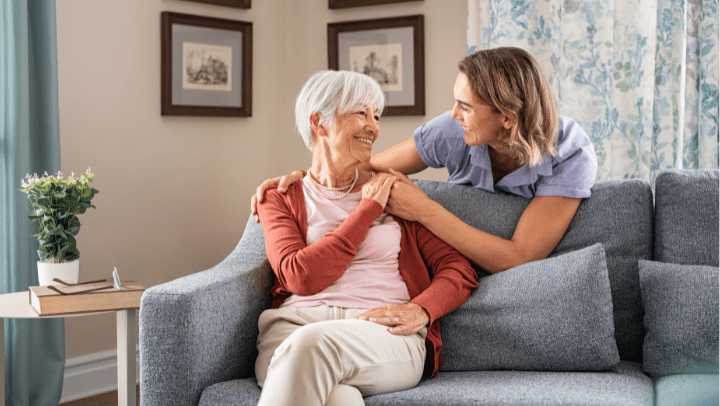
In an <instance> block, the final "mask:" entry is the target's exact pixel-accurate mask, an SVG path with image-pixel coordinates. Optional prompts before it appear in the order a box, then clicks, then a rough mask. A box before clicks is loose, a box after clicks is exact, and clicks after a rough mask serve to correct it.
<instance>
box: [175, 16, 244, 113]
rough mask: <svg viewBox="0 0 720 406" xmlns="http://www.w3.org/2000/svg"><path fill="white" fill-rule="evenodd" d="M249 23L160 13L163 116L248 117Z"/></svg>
mask: <svg viewBox="0 0 720 406" xmlns="http://www.w3.org/2000/svg"><path fill="white" fill-rule="evenodd" d="M252 43H253V40H252V23H251V22H245V21H237V20H225V19H219V18H211V17H203V16H196V15H190V14H180V13H171V12H163V13H162V14H161V69H162V71H161V84H162V85H161V87H162V88H161V97H162V102H161V114H162V115H163V116H222V117H250V116H251V115H252Z"/></svg>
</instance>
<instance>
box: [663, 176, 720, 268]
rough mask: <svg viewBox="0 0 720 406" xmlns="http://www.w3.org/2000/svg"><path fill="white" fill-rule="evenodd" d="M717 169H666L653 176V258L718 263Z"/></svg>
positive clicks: (714, 264) (698, 263)
mask: <svg viewBox="0 0 720 406" xmlns="http://www.w3.org/2000/svg"><path fill="white" fill-rule="evenodd" d="M719 184H720V182H719V181H718V171H717V170H698V169H693V170H677V169H675V170H666V171H663V172H661V173H659V174H658V176H657V178H656V180H655V260H656V261H660V262H669V263H673V264H687V265H709V266H718V251H719V250H718V235H719V234H718V223H719V221H718V196H719V194H718V188H719V186H718V185H719Z"/></svg>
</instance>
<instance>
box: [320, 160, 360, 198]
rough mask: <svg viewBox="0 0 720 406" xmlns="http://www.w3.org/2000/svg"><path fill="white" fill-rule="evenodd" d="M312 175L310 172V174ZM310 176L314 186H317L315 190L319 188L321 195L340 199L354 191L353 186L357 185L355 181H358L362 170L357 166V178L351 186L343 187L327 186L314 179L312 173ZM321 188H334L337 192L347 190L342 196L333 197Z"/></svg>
mask: <svg viewBox="0 0 720 406" xmlns="http://www.w3.org/2000/svg"><path fill="white" fill-rule="evenodd" d="M308 175H310V174H308ZM308 177H309V178H310V181H311V182H312V183H313V186H315V190H317V192H318V193H320V195H321V196H322V197H324V198H326V199H328V200H340V199H342V198H344V197H345V196H347V195H349V194H350V192H352V190H353V188H354V187H355V183H356V182H357V180H358V178H359V177H360V172H358V170H357V168H355V179H354V180H353V182H352V183H351V184H350V186H343V187H327V186H323V185H321V184H319V183H318V182H316V181H315V179H313V177H312V175H310V176H308ZM320 188H323V189H325V190H332V191H335V192H342V191H343V190H345V189H347V192H345V193H343V194H342V195H340V196H335V197H331V196H328V195H326V194H325V193H323V192H322V191H320Z"/></svg>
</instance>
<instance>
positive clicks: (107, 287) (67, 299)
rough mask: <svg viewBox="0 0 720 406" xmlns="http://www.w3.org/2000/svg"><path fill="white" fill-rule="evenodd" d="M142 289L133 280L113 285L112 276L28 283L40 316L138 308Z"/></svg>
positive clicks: (32, 300)
mask: <svg viewBox="0 0 720 406" xmlns="http://www.w3.org/2000/svg"><path fill="white" fill-rule="evenodd" d="M144 291H145V288H143V287H142V286H140V285H138V284H136V283H135V282H133V281H124V282H122V286H121V287H120V288H119V289H116V288H115V287H113V280H112V279H110V280H103V281H94V282H85V283H78V284H73V285H69V284H64V285H50V286H30V304H31V305H32V307H33V308H34V309H35V311H37V312H38V314H39V315H40V316H54V315H61V314H73V313H89V312H101V311H114V310H127V309H138V308H140V298H141V297H142V294H143V292H144Z"/></svg>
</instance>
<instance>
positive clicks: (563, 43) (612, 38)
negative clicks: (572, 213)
mask: <svg viewBox="0 0 720 406" xmlns="http://www.w3.org/2000/svg"><path fill="white" fill-rule="evenodd" d="M468 11H469V14H468V42H467V45H468V52H472V51H474V50H475V49H486V48H495V47H498V46H517V47H520V48H523V49H525V50H527V51H528V52H530V53H531V54H533V55H534V56H535V57H536V58H537V59H538V61H539V62H540V64H541V65H543V69H544V71H545V73H546V75H547V76H548V78H549V79H550V81H551V84H552V87H553V92H554V94H555V96H556V98H557V100H558V105H559V107H560V113H561V114H562V115H565V116H569V117H572V118H574V119H575V120H577V121H578V123H579V124H580V125H581V126H582V127H583V128H584V129H585V130H586V131H587V133H588V134H589V135H590V137H591V139H592V141H593V144H594V146H595V152H596V153H597V155H598V180H608V179H622V178H639V179H646V180H648V181H650V182H651V183H654V179H655V175H656V174H657V173H658V172H659V171H661V170H663V169H668V168H689V169H696V168H703V169H715V168H718V141H719V136H718V75H720V74H719V73H718V72H719V66H720V61H719V58H718V49H719V47H720V46H719V44H718V43H719V42H720V34H719V29H718V25H719V21H718V0H633V1H628V0H468Z"/></svg>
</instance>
